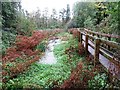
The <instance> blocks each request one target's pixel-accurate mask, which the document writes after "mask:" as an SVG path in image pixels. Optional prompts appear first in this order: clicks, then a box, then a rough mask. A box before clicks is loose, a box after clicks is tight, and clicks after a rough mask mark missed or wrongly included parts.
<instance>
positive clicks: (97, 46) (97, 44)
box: [94, 39, 100, 66]
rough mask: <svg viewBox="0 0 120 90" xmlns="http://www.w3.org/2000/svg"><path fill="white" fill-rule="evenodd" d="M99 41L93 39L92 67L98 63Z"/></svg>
mask: <svg viewBox="0 0 120 90" xmlns="http://www.w3.org/2000/svg"><path fill="white" fill-rule="evenodd" d="M99 49H100V39H95V53H94V66H95V65H96V64H97V63H98V62H99V51H100V50H99Z"/></svg>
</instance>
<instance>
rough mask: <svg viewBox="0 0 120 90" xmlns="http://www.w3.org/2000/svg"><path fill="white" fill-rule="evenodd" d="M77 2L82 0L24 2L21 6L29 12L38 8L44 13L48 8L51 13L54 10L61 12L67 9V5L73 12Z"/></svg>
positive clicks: (30, 0)
mask: <svg viewBox="0 0 120 90" xmlns="http://www.w3.org/2000/svg"><path fill="white" fill-rule="evenodd" d="M77 1H80V0H22V2H21V4H22V8H23V9H25V10H27V11H28V12H32V11H36V10H37V7H39V8H40V10H41V11H43V10H44V8H46V7H47V8H48V10H49V13H51V12H52V9H53V8H55V9H56V10H57V12H59V10H60V9H62V8H66V7H67V4H69V5H70V9H71V10H72V7H73V4H74V3H75V2H77Z"/></svg>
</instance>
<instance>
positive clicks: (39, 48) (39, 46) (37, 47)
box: [36, 42, 46, 52]
mask: <svg viewBox="0 0 120 90" xmlns="http://www.w3.org/2000/svg"><path fill="white" fill-rule="evenodd" d="M36 49H37V50H40V51H42V52H45V49H46V43H45V42H42V43H39V44H38V45H37V46H36Z"/></svg>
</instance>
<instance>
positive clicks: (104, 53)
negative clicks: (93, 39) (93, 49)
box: [100, 50, 120, 68]
mask: <svg viewBox="0 0 120 90" xmlns="http://www.w3.org/2000/svg"><path fill="white" fill-rule="evenodd" d="M100 54H101V55H103V56H104V57H106V58H107V59H108V60H109V61H111V62H112V63H114V64H115V65H116V66H118V67H119V68H120V61H116V60H114V58H113V56H111V55H110V54H108V53H106V52H105V51H103V50H100Z"/></svg>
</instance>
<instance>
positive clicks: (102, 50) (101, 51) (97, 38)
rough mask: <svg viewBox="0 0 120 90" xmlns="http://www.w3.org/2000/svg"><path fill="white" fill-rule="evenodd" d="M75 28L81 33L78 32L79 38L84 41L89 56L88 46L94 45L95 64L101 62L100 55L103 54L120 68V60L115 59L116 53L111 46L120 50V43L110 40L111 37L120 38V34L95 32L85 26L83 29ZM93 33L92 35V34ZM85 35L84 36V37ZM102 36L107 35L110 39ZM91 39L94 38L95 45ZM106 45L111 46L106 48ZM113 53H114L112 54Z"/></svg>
mask: <svg viewBox="0 0 120 90" xmlns="http://www.w3.org/2000/svg"><path fill="white" fill-rule="evenodd" d="M73 30H78V32H79V34H78V38H79V39H78V40H79V42H80V43H83V42H82V41H84V45H85V55H86V56H87V54H88V52H89V51H88V49H89V48H88V46H90V47H92V48H93V49H94V50H95V51H94V66H95V65H96V64H97V63H99V55H100V54H101V55H102V56H104V57H105V58H107V59H108V60H109V61H110V62H112V63H114V65H117V66H118V67H119V68H120V61H119V60H117V59H116V60H115V58H116V57H115V56H114V54H113V53H112V52H111V51H110V49H109V48H115V49H117V50H120V44H119V43H116V42H113V41H109V40H110V38H116V39H120V36H118V35H110V34H102V33H99V32H93V31H90V30H88V29H85V28H84V31H85V32H84V31H83V30H80V29H78V28H77V29H73ZM91 34H92V35H91ZM83 36H84V38H83ZM100 36H102V37H107V38H108V40H104V39H101V38H100ZM89 40H92V43H93V44H94V46H93V45H92V44H91V43H89ZM103 44H104V45H106V46H109V48H105V47H103V46H102V45H103ZM111 53H112V54H111Z"/></svg>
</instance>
